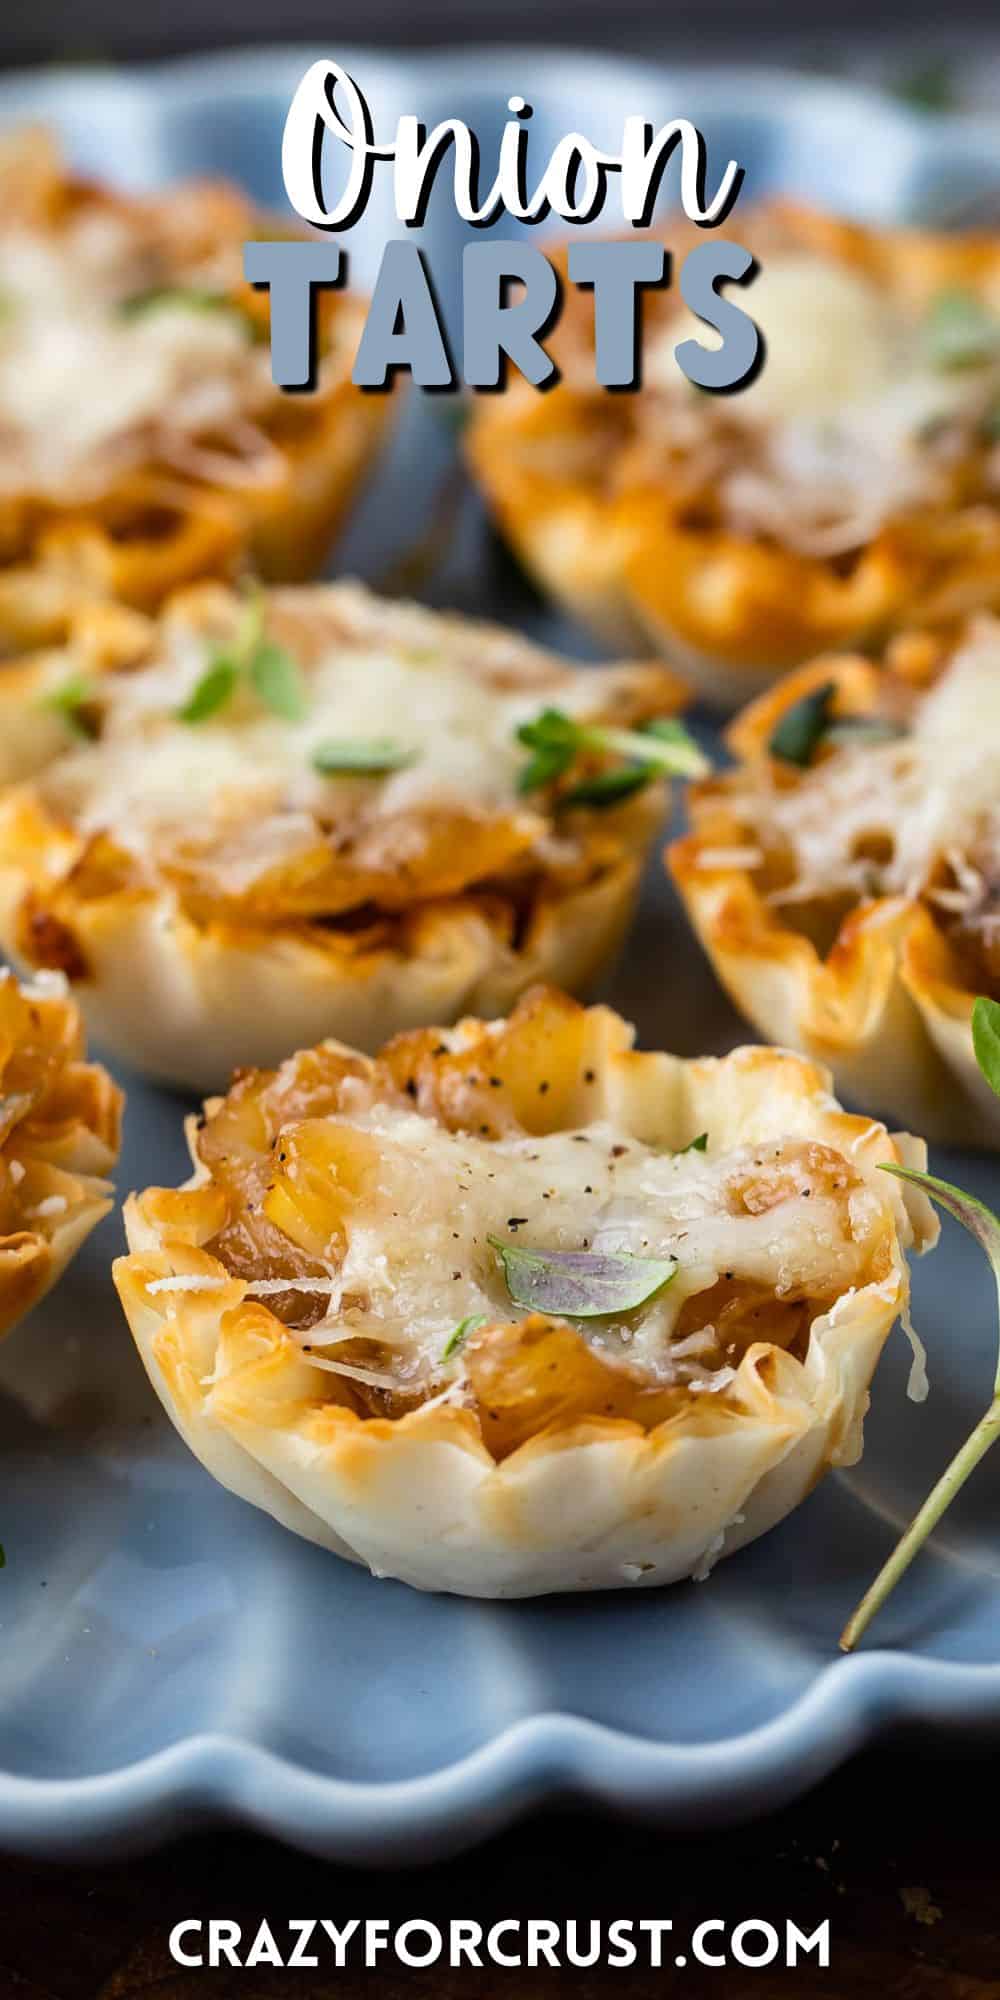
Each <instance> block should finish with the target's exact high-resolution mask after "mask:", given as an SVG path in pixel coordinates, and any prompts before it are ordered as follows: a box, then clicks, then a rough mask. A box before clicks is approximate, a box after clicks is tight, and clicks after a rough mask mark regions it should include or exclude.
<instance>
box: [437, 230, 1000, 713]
mask: <svg viewBox="0 0 1000 2000" xmlns="http://www.w3.org/2000/svg"><path fill="white" fill-rule="evenodd" d="M744 237H745V238H746V240H748V241H749V243H750V244H751V246H753V244H754V242H755V241H756V240H757V239H759V240H760V242H761V244H762V245H763V246H764V247H763V248H762V250H761V255H762V257H764V256H766V255H767V254H768V253H769V254H771V255H773V254H775V251H776V250H778V249H780V248H783V249H785V250H798V251H802V252H805V253H808V254H814V255H818V256H822V257H829V258H831V259H833V260H835V261H837V262H840V263H843V264H845V265H847V266H848V267H849V268H852V269H854V270H857V271H859V272H861V273H864V274H866V275H868V276H869V277H871V278H873V279H874V280H875V282H876V283H878V284H879V285H881V286H884V287H885V288H886V289H887V290H888V291H889V292H890V293H894V294H896V295H897V296H898V297H899V298H900V299H901V300H905V301H907V302H916V303H918V304H919V303H921V302H926V301H929V300H930V299H932V298H933V297H934V295H935V294H936V293H938V292H940V291H942V290H945V289H947V288H950V287H957V288H961V289H963V290H965V289H967V290H972V291H978V292H982V293H984V294H988V295H989V296H990V297H991V298H992V299H995V297H996V295H997V290H998V287H1000V239H998V238H997V237H995V236H962V237H955V236H951V237H947V236H941V235H934V234H930V233H927V232H917V231H903V230H875V229H866V228H862V227H860V226H859V225H857V224H854V223H847V222H842V221H839V220H836V219H834V218H833V217H831V216H829V215H825V214H823V213H821V212H819V211H817V210H812V209H809V208H807V207H805V206H802V205H800V204H797V203H792V202H775V203H772V204H770V205H768V206H767V207H765V208H763V209H761V210H758V212H757V214H756V217H751V218H750V219H749V220H748V223H747V225H746V227H745V228H744V229H742V230H741V239H742V238H744ZM671 242H672V245H673V249H674V253H675V261H676V258H677V257H679V255H680V254H681V253H680V252H679V250H678V244H677V238H676V236H672V238H671ZM750 309H751V310H752V300H751V307H750ZM585 311H591V312H592V303H590V302H589V300H588V303H587V304H586V305H584V304H583V303H582V301H581V299H580V297H579V296H577V297H575V298H574V297H573V295H572V291H570V296H569V298H568V301H567V307H566V312H565V314H564V324H565V325H566V328H567V331H566V338H567V340H568V341H572V342H574V343H576V344H577V346H579V345H580V344H581V343H585V341H589V342H590V344H591V345H592V334H589V333H588V334H586V335H585V334H584V333H583V331H582V330H581V325H580V320H581V315H582V314H583V313H584V312H585ZM557 352H558V343H557ZM587 366H588V369H590V370H591V372H592V362H589V361H588V364H587ZM579 380H580V376H579V364H578V366H577V369H576V379H575V381H574V379H573V377H572V375H570V374H567V378H566V380H565V381H564V382H561V383H559V384H558V385H557V386H556V387H555V388H553V389H552V390H551V391H550V392H549V393H548V394H546V395H544V396H541V395H539V394H538V393H537V391H535V390H532V389H530V388H529V387H527V385H526V384H524V383H523V382H522V381H518V382H517V383H516V384H514V385H512V387H511V389H510V390H509V391H508V393H507V394H506V395H505V396H489V397H482V398H480V399H479V400H478V401H477V404H476V409H475V412H474V415H473V419H472V422H471V424H470V425H469V428H468V431H467V433H466V450H467V454H468V459H469V463H470V465H471V467H472V470H473V473H474V475H475V477H476V479H477V480H478V482H479V484H480V486H481V488H482V490H483V492H484V494H485V496H486V499H487V501H488V503H489V505H490V507H491V509H492V511H493V514H494V517H495V519H496V521H497V524H498V526H499V528H500V531H501V533H502V534H503V535H504V537H505V539H506V540H507V541H508V542H509V543H510V545H511V546H512V548H513V549H514V550H515V551H516V554H517V556H518V559H519V560H520V562H521V563H522V564H523V566H524V567H525V569H527V570H528V571H529V572H530V573H531V574H532V575H533V576H534V577H535V579H536V580H537V582H538V583H539V584H540V585H541V587H542V589H543V590H544V591H546V592H547V593H548V594H549V595H551V596H552V597H553V598H555V599H556V600H557V601H558V602H559V603H560V604H562V605H563V606H564V607H565V608H566V609H567V611H569V612H570V613H571V614H572V615H573V616H574V617H577V618H580V619H582V620H583V621H584V622H585V623H586V624H588V625H590V626H591V627H592V628H593V629H594V631H595V632H597V633H598V634H599V635H600V637H601V639H602V641H603V642H604V643H605V644H607V645H609V646H612V647H617V648H619V649H620V650H622V651H630V652H635V651H637V650H641V649H642V648H643V647H644V646H645V647H648V646H649V645H651V644H652V645H654V646H655V647H657V648H658V650H659V651H660V652H661V653H662V654H663V656H664V657H665V658H667V659H669V660H670V661H672V662H673V664H674V665H676V666H677V667H678V668H679V669H680V670H681V671H682V672H683V673H684V675H685V677H686V679H688V680H689V681H690V683H691V685H692V686H693V687H694V688H695V689H696V690H697V692H698V693H699V694H701V695H703V696H704V697H705V698H706V699H707V700H709V701H711V702H713V703H716V704H717V705H718V706H719V707H722V708H726V709H733V708H737V707H739V706H741V705H742V704H743V703H744V702H745V701H747V700H748V699H749V698H750V697H751V696H752V695H755V694H756V693H758V692H759V691H760V690H761V689H762V688H764V687H766V686H767V685H768V684H769V683H770V682H771V681H773V680H774V679H775V678H776V676H777V675H779V674H781V673H783V672H785V671H786V670H787V669H788V668H790V667H792V666H795V665H797V664H798V663H800V662H802V661H804V660H808V659H810V658H811V657H812V655H813V654H815V653H818V652H821V651H825V650H827V649H832V648H843V647H847V646H853V645H859V644H866V643H871V642H875V641H878V642H881V640H882V639H884V637H885V636H886V635H887V634H889V633H891V632H894V631H897V630H899V629H900V628H901V627H902V626H906V625H910V624H921V625H927V624H930V623H934V622H936V621H938V620H942V621H944V620H948V619H951V618H954V617H957V616H959V615H961V614H962V613H963V612H964V611H968V610H974V609H976V608H983V607H985V606H995V605H996V604H997V603H998V602H1000V510H998V509H997V507H996V505H995V504H991V503H988V502H986V501H985V500H983V499H982V498H973V499H970V500H969V501H968V502H967V503H963V504H962V505H960V506H959V505H956V506H954V507H948V508H942V507H940V506H935V507H930V506H928V507H924V508H922V509H920V510H918V511H916V512H912V513H910V514H908V515H907V516H905V517H903V516H900V517H898V518H893V517H889V518H887V519H886V520H885V522H884V523H883V525H882V527H881V528H880V529H879V530H878V532H877V533H875V534H874V535H873V536H872V538H871V540H870V541H869V542H868V543H867V544H866V546H865V547H864V548H863V549H862V550H861V551H860V552H859V554H858V556H857V559H856V560H855V561H852V562H851V563H850V564H849V565H845V564H844V562H843V561H842V560H833V559H827V558H820V557H815V556H808V555H804V554H801V553H799V552H798V551H796V550H794V549H792V548H789V547H785V546H783V545H781V544H780V543H778V542H775V541H773V540H771V539H770V538H765V537H764V536H760V537H752V536H749V535H743V534H738V533H736V532H734V531H731V530H729V529H727V528H726V527H725V526H718V525H715V524H711V523H707V522H701V521H699V520H698V519H697V518H696V517H695V518H692V515H691V508H690V497H689V495H688V494H687V493H686V492H685V491H684V490H683V483H682V482H679V483H677V484H676V485H675V486H672V485H671V483H670V482H669V480H668V479H667V478H666V477H665V478H664V479H663V480H662V481H659V482H656V481H652V480H650V479H649V478H648V477H644V476H641V475H638V474H634V473H632V472H631V471H629V469H628V468H627V464H626V463H625V461H626V460H627V455H628V445H627V443H626V442H624V441H623V442H622V443H621V444H620V445H618V446H617V447H616V446H615V445H614V444H609V447H608V450H607V451H606V452H605V453H603V454H602V455H601V458H600V464H599V468H598V469H596V470H595V471H593V472H592V473H591V474H589V475H585V474H581V473H580V472H578V471H574V463H575V462H576V463H578V462H579V457H580V451H581V446H584V445H585V442H586V438H587V433H588V430H589V429H590V428H591V427H592V425H593V423H594V421H595V416H596V418H597V420H598V421H599V419H600V403H599V400H598V399H599V398H600V397H601V396H602V395H606V392H603V391H601V390H599V389H597V390H593V389H591V390H589V391H584V390H582V389H581V388H580V386H579ZM626 400H627V401H628V400H635V401H636V404H637V411H638V412H641V409H642V393H641V391H640V392H638V395H637V397H636V398H635V399H631V398H629V399H626Z"/></svg>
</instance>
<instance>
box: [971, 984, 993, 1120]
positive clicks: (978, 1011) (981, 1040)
mask: <svg viewBox="0 0 1000 2000" xmlns="http://www.w3.org/2000/svg"><path fill="white" fill-rule="evenodd" d="M972 1046H973V1048H974V1049H975V1052H976V1061H977V1063H978V1064H979V1067H980V1069H981V1071H982V1073H983V1075H984V1077H985V1078H986V1081H987V1083H988V1084H989V1086H990V1089H991V1090H992V1091H994V1092H995V1093H996V1095H997V1096H998V1097H1000V1005H998V1003H997V1002H996V1001H995V1000H985V999H983V997H982V996H980V998H979V999H978V1000H976V1001H975V1002H974V1003H973V1008H972Z"/></svg>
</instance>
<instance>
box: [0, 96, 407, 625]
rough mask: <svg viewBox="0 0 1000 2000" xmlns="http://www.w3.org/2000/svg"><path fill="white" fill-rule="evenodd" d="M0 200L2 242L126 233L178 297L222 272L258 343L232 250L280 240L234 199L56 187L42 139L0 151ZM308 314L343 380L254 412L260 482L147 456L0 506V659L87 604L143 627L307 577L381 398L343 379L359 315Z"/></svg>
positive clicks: (378, 415) (203, 188)
mask: <svg viewBox="0 0 1000 2000" xmlns="http://www.w3.org/2000/svg"><path fill="white" fill-rule="evenodd" d="M0 192H2V195H3V205H4V226H5V227H7V228H11V227H15V226H18V227H21V226H27V227H28V228H30V229H32V230H34V231H41V232H44V234H45V236H46V237H48V238H50V239H52V240H54V241H56V242H58V238H59V233H60V231H61V230H63V229H65V228H66V227H67V226H68V225H70V224H74V223H77V222H79V220H80V218H81V216H84V215H85V216H87V217H88V218H93V219H94V220H95V221H100V220H101V219H102V218H106V219H115V220H118V221H123V222H125V223H129V224H131V225H132V226H134V228H135V230H136V231H137V232H138V233H140V234H141V237H142V240H143V242H144V243H145V244H146V245H147V246H148V248H149V251H150V254H151V255H155V258H156V261H157V269H158V270H159V272H160V274H161V276H160V279H159V280H158V282H161V283H162V284H163V285H164V286H166V287H169V286H170V285H171V284H175V285H183V283H184V281H185V273H186V272H187V271H188V270H189V269H191V268H195V269H200V268H202V267H203V266H205V265H206V264H211V263H212V262H213V260H217V261H218V262H219V263H220V264H221V263H225V264H226V266H227V267H231V268H230V275H229V278H228V280H227V283H226V285H225V286H223V287H222V290H221V291H220V296H221V295H225V296H227V297H229V298H231V299H232V301H233V304H234V306H236V307H238V309H239V311H240V312H241V313H242V314H243V315H244V316H245V317H246V319H247V320H248V321H249V322H250V323H252V325H253V326H255V327H256V328H257V329H259V332H258V338H259V339H261V340H266V338H267V328H268V324H269V303H268V298H267V295H266V294H264V293H260V292H258V291H256V290H255V289H254V288H252V287H251V286H249V285H247V284H246V283H245V282H244V280H243V279H242V275H241V259H242V246H243V243H244V241H245V240H246V239H247V238H250V237H253V236H255V235H256V236H260V235H261V234H263V233H264V232H265V227H269V228H270V231H271V233H272V234H279V233H287V230H285V229H284V227H283V225H280V224H278V223H277V222H274V223H272V224H268V223H267V218H265V217H264V216H262V215H261V214H260V213H259V212H258V211H256V210H255V209H254V208H253V206H252V204H251V203H250V202H249V201H248V200H247V199H246V197H245V196H243V195H242V194H240V193H239V192H238V191H237V190H236V189H235V188H231V187H228V186H226V185H224V184H221V183H218V184H216V183H204V184H202V183H198V184H194V183H192V184H188V185H185V186H183V187H181V188H177V189H173V190H171V191H170V192H169V193H167V194H165V195H162V196H159V197H156V198H150V197H143V198H139V197H133V196H127V195H124V194H122V193H120V192H113V191H112V190H110V189H109V188H106V187H104V186H101V185H99V184H97V183H94V182H91V181H87V180H84V179H82V178H81V177H79V176H75V175H72V174H70V173H68V172H67V171H66V170H65V168H64V167H63V166H62V164H61V162H60V160H59V157H58V154H57V153H56V151H55V148H54V146H53V144H52V141H51V139H50V138H49V137H48V135H47V134H45V133H43V132H36V131H29V132H23V133H20V134H18V135H15V137H14V139H13V140H9V141H8V142H7V143H6V145H5V146H4V147H3V148H0ZM214 289H216V290H218V289H219V287H218V285H216V286H215V287H214ZM318 310H319V329H320V331H319V337H320V340H321V341H323V340H326V339H330V340H336V342H337V344H338V346H340V347H342V349H343V353H344V356H345V357H346V359H345V365H344V367H343V368H342V369H341V370H340V372H339V373H338V374H337V375H336V376H335V377H334V378H332V379H331V380H330V381H329V382H326V383H321V386H320V388H319V389H318V391H317V392H315V393H314V394H312V395H310V396H309V398H308V399H307V405H306V406H305V407H304V406H303V405H302V403H301V399H296V398H294V397H289V396H286V395H282V393H281V392H280V391H279V390H277V389H275V390H274V391H273V392H272V393H271V396H270V398H269V400H268V404H267V407H266V409H258V410H256V411H255V413H254V427H255V434H256V435H257V436H258V441H259V445H260V449H261V450H262V451H263V452H266V454H267V477H266V478H261V479H258V480H256V481H248V480H245V479H244V480H240V481H239V482H238V483H232V482H230V481H228V480H224V479H223V478H222V476H221V474H220V475H219V476H218V477H215V478H213V476H212V474H211V470H210V456H211V453H210V454H209V457H208V458H206V469H205V471H204V472H203V473H199V472H198V471H197V470H196V469H192V470H191V471H190V472H189V473H184V472H182V471H180V470H178V468H177V466H176V465H173V464H171V463H168V462H166V463H165V462H162V461H161V460H159V459H158V458H157V455H156V451H155V448H153V449H151V452H150V455H149V456H148V457H147V458H146V459H145V460H142V459H140V460H139V461H138V462H137V461H136V457H135V453H134V452H133V453H131V454H130V457H129V460H128V461H127V462H125V463H123V464H122V466H121V467H120V468H119V469H118V470H117V471H114V470H112V469H110V468H109V469H108V470H107V471H106V472H105V473H104V474H103V475H102V478H101V480H100V482H99V483H98V484H97V485H94V484H91V486H90V488H89V489H88V491H87V492H86V493H85V494H84V495H83V496H81V497H79V498H76V499H74V498H73V497H72V495H69V494H64V493H56V492H53V491H48V490H46V491H37V490H35V491H33V490H30V489H29V488H25V489H24V490H7V491H6V492H5V493H4V494H3V495H0V651H3V650H8V651H14V652H19V651H23V650H26V649H28V648H32V647H36V646H39V645H48V644H50V643H52V642H54V641H56V640H58V639H60V638H61V637H62V636H63V635H64V634H65V633H66V631H67V630H68V629H69V627H70V626H71V624H72V621H73V618H74V616H75V615H76V613H77V612H78V611H79V609H80V607H81V605H83V604H85V603H87V602H90V601H92V600H93V599H94V598H105V597H108V598H114V599H117V600H119V601H120V602H122V603H124V604H129V605H134V606H135V607H137V608H138V609H140V610H144V611H150V610H154V609H155V608H156V607H157V606H158V605H159V604H161V603H162V602H163V601H164V599H165V598H166V597H167V596H168V595H169V594H170V593H171V592H172V591H174V590H177V589H178V588H180V587H181V586H182V585H183V584H186V583H190V582H192V581H194V580H196V579H197V578H199V577H202V576H220V575H232V574H235V573H238V572H239V571H240V570H242V569H244V568H246V567H251V568H253V569H254V570H256V571H257V572H258V573H259V574H260V575H261V576H263V577H265V578H268V579H271V578H273V579H275V580H278V581H284V580H288V581H292V580H296V579H300V578H306V577H308V576H312V575H315V574H316V572H317V571H318V570H319V569H320V568H321V567H322V564H323V562H324V560H325V558H326V555H327V553H328V551H329V548H330V546H331V543H332V542H333V540H334V538H335V536H336V534H337V532H338V530H339V528H340V526H341V524H342V522H343V519H344V517H345V514H346V512H347V509H348V507H349V506H350V504H351V503H352V501H353V500H354V498H355V496H356V494H357V491H358V489H359V486H360V484H361V482H362V480H363V478H364V476H365V474H366V473H367V472H368V470H369V469H370V467H371V464H372V462H373V459H374V457H375V454H376V452H377V450H378V447H379V444H380V442H381V440H382V436H383V434H384V431H385V429H386V426H387V424H388V422H389V420H390V416H391V414H392V404H391V401H390V398H389V397H388V396H387V395H386V396H364V395H362V394H361V393H360V392H359V391H358V390H356V389H354V387H353V386H352V384H351V381H350V378H349V372H348V371H349V362H350V357H351V356H352V355H353V353H354V350H355V348H356V345H357V341H358V338H359V336H360V332H361V327H362V324H363V315H364V305H363V302H362V301H361V300H359V299H356V298H353V297H350V296H348V295H342V294H337V293H334V292H330V291H327V292H324V293H323V295H322V298H321V300H320V304H319V309H318ZM209 443H210V446H211V452H214V454H215V456H216V458H217V459H218V460H219V461H220V462H221V460H222V459H223V457H224V456H225V454H226V452H227V451H233V452H236V451H237V449H238V447H237V444H236V441H235V440H233V439H230V438H227V437H226V436H225V435H222V436H220V437H218V438H216V437H214V436H213V437H211V438H210V440H209Z"/></svg>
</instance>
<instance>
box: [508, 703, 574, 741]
mask: <svg viewBox="0 0 1000 2000" xmlns="http://www.w3.org/2000/svg"><path fill="white" fill-rule="evenodd" d="M515 734H516V736H517V740H518V742H519V743H523V744H525V745H526V747H527V748H528V749H529V750H555V749H558V748H562V749H566V750H570V751H575V750H576V748H577V746H578V744H579V740H580V724H579V723H578V722H574V721H573V718H572V716H571V715H564V714H563V711H562V709H561V708H543V709H542V712H541V714H540V715H536V716H535V717H534V719H533V721H531V722H522V723H520V724H519V726H518V728H517V730H516V731H515Z"/></svg>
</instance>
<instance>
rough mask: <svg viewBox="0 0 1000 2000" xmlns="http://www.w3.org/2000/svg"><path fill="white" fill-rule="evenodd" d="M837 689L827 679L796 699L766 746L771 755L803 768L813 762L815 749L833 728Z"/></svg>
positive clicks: (787, 709)
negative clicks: (831, 713)
mask: <svg viewBox="0 0 1000 2000" xmlns="http://www.w3.org/2000/svg"><path fill="white" fill-rule="evenodd" d="M836 692H837V688H836V683H835V682H834V681H824V682H823V685H822V687H818V688H812V689H810V692H809V693H808V694H804V695H802V696H801V698H800V699H799V700H798V701H793V703H792V706H791V708H786V710H785V713H784V715H783V716H782V717H781V720H780V722H779V723H778V725H777V728H776V729H775V730H774V732H773V734H772V736H771V740H770V743H769V744H768V746H767V747H768V749H769V750H770V752H771V755H772V757H780V758H781V760H782V762H783V763H785V764H798V765H800V766H801V768H802V769H805V766H806V765H807V764H809V763H811V761H812V756H813V752H814V751H815V750H816V749H817V748H818V746H819V744H820V743H821V742H822V740H823V738H824V736H825V735H826V732H827V730H828V729H829V727H830V721H831V716H830V710H831V707H832V705H833V701H834V697H835V695H836Z"/></svg>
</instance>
